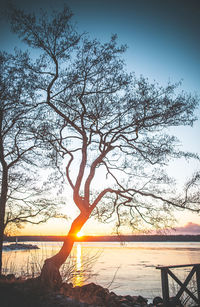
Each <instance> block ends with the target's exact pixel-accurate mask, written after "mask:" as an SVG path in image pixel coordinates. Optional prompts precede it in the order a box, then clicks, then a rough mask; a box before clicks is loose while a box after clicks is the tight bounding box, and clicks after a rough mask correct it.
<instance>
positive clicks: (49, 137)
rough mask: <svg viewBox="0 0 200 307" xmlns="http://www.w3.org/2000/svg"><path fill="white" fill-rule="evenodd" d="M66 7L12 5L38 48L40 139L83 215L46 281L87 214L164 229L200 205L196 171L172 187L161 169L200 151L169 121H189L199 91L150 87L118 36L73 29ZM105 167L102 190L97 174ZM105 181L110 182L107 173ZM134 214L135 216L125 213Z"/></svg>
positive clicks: (16, 20) (21, 31)
mask: <svg viewBox="0 0 200 307" xmlns="http://www.w3.org/2000/svg"><path fill="white" fill-rule="evenodd" d="M71 16H72V15H71V12H70V11H69V9H68V8H65V9H64V10H63V11H62V12H60V13H54V15H53V16H51V17H49V16H48V15H47V14H45V13H43V14H42V15H41V16H40V19H39V20H37V18H36V17H35V16H34V15H30V14H25V13H24V12H23V11H20V10H15V11H14V14H12V20H11V21H12V29H13V31H14V32H16V33H17V34H18V35H19V36H20V37H21V38H22V40H23V41H24V42H25V43H27V44H28V46H29V48H37V49H39V50H40V56H39V58H38V60H37V61H36V62H32V63H31V62H30V64H29V69H30V73H31V74H32V75H33V76H34V77H33V80H34V84H35V90H36V91H38V92H40V93H41V98H42V99H40V100H38V101H37V103H38V107H39V108H41V111H40V113H42V114H43V116H44V118H47V117H48V118H51V123H49V121H45V122H43V124H42V126H41V127H40V129H38V130H37V132H38V135H37V136H38V137H39V139H40V140H42V141H43V143H44V144H46V146H47V149H48V150H49V148H50V147H51V148H52V150H53V155H52V159H54V161H56V165H57V166H60V171H62V165H63V161H64V163H65V172H66V179H67V182H68V185H69V186H70V187H71V189H72V191H73V201H74V203H75V205H76V206H77V208H78V209H79V211H80V213H79V215H78V216H77V218H76V219H75V220H74V221H73V222H72V225H71V228H70V230H69V232H68V235H67V236H66V238H65V240H64V243H63V246H62V248H61V250H60V251H59V252H58V253H57V254H56V255H54V256H53V257H51V258H49V259H47V260H46V261H45V264H44V266H43V269H42V272H41V280H42V281H44V282H45V283H47V284H48V285H53V284H55V283H57V284H59V283H60V282H61V277H60V274H59V268H60V267H61V265H62V264H63V263H64V261H65V260H66V259H67V257H68V255H69V253H70V251H71V249H72V246H73V243H74V240H75V237H76V234H77V232H79V231H80V229H81V228H82V226H83V225H84V224H85V222H86V221H87V220H88V218H89V217H90V216H91V215H97V217H99V218H100V219H102V220H107V219H109V218H110V217H111V216H112V215H113V214H116V217H117V227H120V226H121V225H122V224H123V223H125V222H126V223H127V221H129V224H130V225H131V226H133V227H138V225H140V224H143V223H147V224H152V225H154V227H160V226H162V225H163V224H164V223H166V222H168V221H169V220H170V217H171V214H172V211H173V208H176V209H180V210H183V209H188V210H191V211H194V212H199V204H200V202H199V195H198V193H197V192H196V190H195V189H196V184H197V183H198V182H199V177H200V176H199V174H198V173H197V174H196V175H195V177H193V179H192V180H191V181H190V182H188V183H187V184H186V186H185V192H184V194H183V193H181V195H176V194H174V190H173V189H172V186H171V183H172V181H171V180H170V178H168V177H167V175H166V174H165V173H164V166H165V165H166V164H167V163H168V161H169V160H170V159H172V158H180V157H185V158H198V157H197V156H196V155H195V154H192V153H189V152H182V151H180V150H179V148H178V146H177V144H178V140H177V139H176V138H175V137H174V136H172V135H170V134H169V132H168V128H169V127H175V126H181V125H192V124H193V122H194V121H195V119H196V118H195V116H194V111H195V109H196V107H197V105H198V103H199V100H198V98H197V97H193V96H192V95H190V94H187V93H184V92H179V91H178V85H179V84H168V85H167V86H166V87H162V86H159V85H158V84H156V83H153V84H151V83H150V82H149V81H148V79H145V78H143V77H140V78H136V77H135V76H134V75H133V74H128V73H127V72H126V71H125V65H124V62H123V60H122V55H123V53H124V52H125V50H126V46H118V45H117V37H116V36H112V37H111V40H110V41H109V42H107V43H104V44H103V43H100V42H98V41H97V40H89V39H88V38H87V37H86V36H85V35H82V36H80V35H77V33H76V32H75V30H74V29H73V27H72V24H71ZM100 171H103V172H104V175H105V176H104V184H103V185H102V188H101V189H100V188H99V189H97V188H96V189H95V188H94V182H95V177H98V174H99V172H100ZM107 178H108V180H106V179H107ZM128 218H129V219H128Z"/></svg>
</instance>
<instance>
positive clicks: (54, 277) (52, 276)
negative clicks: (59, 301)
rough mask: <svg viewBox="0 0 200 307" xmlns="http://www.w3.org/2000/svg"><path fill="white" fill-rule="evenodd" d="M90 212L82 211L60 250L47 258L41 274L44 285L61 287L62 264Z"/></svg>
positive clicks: (54, 287) (46, 286) (53, 287)
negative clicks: (60, 270)
mask: <svg viewBox="0 0 200 307" xmlns="http://www.w3.org/2000/svg"><path fill="white" fill-rule="evenodd" d="M89 216H90V212H84V213H83V212H81V213H80V214H79V216H78V217H77V218H76V219H75V220H74V221H73V223H72V225H71V228H70V231H69V233H68V235H67V237H66V238H65V240H64V242H63V245H62V247H61V249H60V251H59V252H58V253H57V254H56V255H54V256H53V257H51V258H48V259H46V260H45V262H44V265H43V267H42V270H41V274H40V277H39V279H40V281H41V283H42V286H44V287H45V288H49V289H56V288H59V287H60V286H61V284H62V278H61V275H60V272H59V269H60V267H61V265H62V264H63V263H64V262H65V261H66V259H67V257H68V256H69V254H70V252H71V250H72V247H73V244H74V241H75V239H76V234H77V233H78V232H79V231H80V230H81V228H82V227H83V225H84V224H85V222H86V221H87V220H88V218H89Z"/></svg>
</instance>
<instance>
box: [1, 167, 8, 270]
mask: <svg viewBox="0 0 200 307" xmlns="http://www.w3.org/2000/svg"><path fill="white" fill-rule="evenodd" d="M7 179H8V171H7V168H6V169H5V170H3V176H2V184H1V195H0V275H1V273H2V250H3V239H4V218H5V210H6V198H7V191H8V183H7Z"/></svg>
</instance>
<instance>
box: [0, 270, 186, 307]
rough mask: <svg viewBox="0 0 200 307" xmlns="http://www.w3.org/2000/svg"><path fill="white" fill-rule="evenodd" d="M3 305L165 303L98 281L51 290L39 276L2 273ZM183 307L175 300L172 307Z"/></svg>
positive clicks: (76, 306)
mask: <svg viewBox="0 0 200 307" xmlns="http://www.w3.org/2000/svg"><path fill="white" fill-rule="evenodd" d="M0 303H1V304H0V305H1V307H13V306H15V307H18V306H19V307H141V306H152V307H153V306H163V304H162V299H161V298H160V297H156V298H154V300H153V303H148V301H147V299H145V298H144V297H142V296H131V295H125V296H121V295H117V294H115V293H114V292H109V290H108V289H106V288H103V287H101V286H99V285H96V284H94V283H90V284H87V285H84V286H81V287H78V286H76V287H73V285H72V284H71V283H69V284H68V283H63V284H62V286H61V288H60V289H57V290H56V291H48V290H47V289H45V290H44V289H43V288H41V285H40V282H39V281H38V280H37V278H35V279H27V280H23V279H21V278H15V276H14V275H13V274H9V275H7V276H5V275H2V276H0ZM175 306H182V305H181V304H178V303H175V302H171V304H170V306H168V307H175Z"/></svg>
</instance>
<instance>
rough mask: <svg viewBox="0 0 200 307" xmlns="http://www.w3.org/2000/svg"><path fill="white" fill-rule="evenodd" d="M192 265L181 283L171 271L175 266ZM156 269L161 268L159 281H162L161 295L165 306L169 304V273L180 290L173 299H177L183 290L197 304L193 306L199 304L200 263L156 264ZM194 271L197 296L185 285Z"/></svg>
mask: <svg viewBox="0 0 200 307" xmlns="http://www.w3.org/2000/svg"><path fill="white" fill-rule="evenodd" d="M185 267H192V269H191V271H190V273H189V274H188V276H187V277H186V279H185V281H184V282H183V283H182V282H181V281H180V280H179V279H178V277H177V276H176V275H175V274H174V273H172V271H171V269H175V268H185ZM156 269H159V270H161V282H162V295H163V305H164V306H165V307H168V306H170V297H169V281H168V275H170V276H171V277H172V278H173V279H174V280H175V282H176V283H177V284H178V285H179V286H180V290H179V291H178V293H177V294H176V295H175V299H176V300H179V299H180V297H181V295H182V294H183V292H186V293H187V294H188V295H189V296H190V297H191V298H192V299H193V301H194V302H195V303H196V304H197V305H195V306H200V263H197V264H184V265H170V266H157V267H156ZM195 273H196V283H197V296H195V295H194V293H192V292H191V291H190V290H189V289H188V288H187V285H188V283H189V282H190V280H191V278H192V276H193V275H194V274H195Z"/></svg>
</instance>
